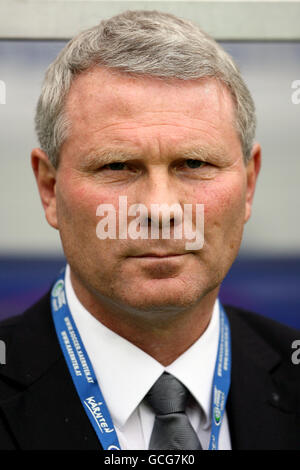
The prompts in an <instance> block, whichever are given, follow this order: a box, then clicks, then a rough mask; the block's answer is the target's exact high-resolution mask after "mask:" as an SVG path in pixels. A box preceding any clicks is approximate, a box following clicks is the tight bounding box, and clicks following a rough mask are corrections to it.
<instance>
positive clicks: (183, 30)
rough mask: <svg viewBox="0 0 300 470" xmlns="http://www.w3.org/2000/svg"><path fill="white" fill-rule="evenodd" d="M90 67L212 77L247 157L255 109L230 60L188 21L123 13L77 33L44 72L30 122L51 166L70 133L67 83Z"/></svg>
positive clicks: (166, 76)
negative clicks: (227, 101) (231, 107)
mask: <svg viewBox="0 0 300 470" xmlns="http://www.w3.org/2000/svg"><path fill="white" fill-rule="evenodd" d="M95 65H99V66H105V67H108V68H110V69H112V70H117V71H119V72H123V73H127V74H133V75H136V76H143V75H144V76H146V75H148V76H153V77H158V78H161V79H165V80H166V79H172V78H177V79H181V80H196V79H199V78H204V77H213V78H216V79H217V80H219V81H220V82H221V83H223V84H225V85H226V86H227V88H228V89H229V91H230V93H231V96H232V98H233V101H234V104H235V114H236V115H235V122H234V125H235V127H236V130H237V132H238V135H239V138H240V141H241V146H242V151H243V156H244V161H245V163H247V161H248V160H249V159H250V156H251V149H252V146H253V140H254V137H255V128H256V117H255V106H254V102H253V99H252V97H251V95H250V92H249V90H248V88H247V86H246V84H245V82H244V80H243V78H242V76H241V74H240V72H239V70H238V68H237V66H236V65H235V63H234V62H233V59H232V58H231V57H230V56H229V55H228V54H227V53H226V52H225V51H224V49H223V48H222V47H221V46H220V45H219V44H218V43H217V42H216V41H215V40H214V39H213V38H211V37H210V36H209V35H208V34H206V33H205V32H204V31H202V30H201V29H200V28H199V27H198V26H196V25H195V24H193V23H192V22H190V21H187V20H183V19H181V18H177V17H176V16H173V15H171V14H167V13H161V12H157V11H126V12H124V13H122V14H120V15H117V16H114V17H112V18H110V19H108V20H104V21H101V22H100V24H99V25H97V26H94V27H92V28H90V29H87V30H85V31H82V32H81V33H80V34H78V35H77V36H76V37H74V38H73V39H72V40H71V41H70V42H69V43H68V44H67V45H66V46H65V47H64V48H63V50H62V51H61V52H60V54H59V55H58V56H57V58H56V60H55V61H54V62H53V63H52V64H50V66H49V67H48V69H47V71H46V75H45V79H44V83H43V87H42V92H41V96H40V98H39V101H38V105H37V111H36V116H35V124H36V132H37V135H38V138H39V142H40V145H41V148H42V149H43V150H44V152H45V153H46V154H47V155H48V157H49V159H50V161H51V163H52V164H53V165H54V167H57V166H58V163H59V152H60V148H61V146H62V144H63V142H64V140H65V139H66V138H67V136H68V135H69V131H70V126H71V123H70V121H69V119H68V117H67V115H66V112H65V102H66V98H67V95H68V92H69V90H70V87H71V85H72V81H73V80H74V78H75V77H76V76H77V75H78V74H80V73H82V72H83V71H85V70H88V69H89V68H91V67H92V66H95Z"/></svg>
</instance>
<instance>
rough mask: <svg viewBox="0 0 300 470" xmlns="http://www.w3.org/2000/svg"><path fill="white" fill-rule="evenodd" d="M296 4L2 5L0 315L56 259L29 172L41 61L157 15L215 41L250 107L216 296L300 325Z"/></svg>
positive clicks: (71, 1) (20, 303)
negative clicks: (125, 18) (243, 207)
mask: <svg viewBox="0 0 300 470" xmlns="http://www.w3.org/2000/svg"><path fill="white" fill-rule="evenodd" d="M299 6H300V4H299V2H257V1H255V2H243V1H242V2H226V1H223V2H213V1H211V2H201V1H183V0H182V1H181V2H173V1H164V2H163V1H162V2H159V1H155V2H150V1H148V2H147V1H144V2H138V1H136V2H134V1H131V2H127V1H115V2H105V1H98V0H93V1H80V0H66V1H60V2H57V1H56V2H53V1H52V2H51V1H47V0H35V1H34V0H32V1H30V0H28V1H23V2H22V1H20V0H18V1H17V0H9V1H6V0H0V93H2V95H1V96H0V150H1V161H0V167H1V172H0V188H1V198H0V214H1V223H0V319H1V318H6V317H8V316H11V315H15V314H20V313H21V312H22V311H23V310H24V309H26V308H27V307H28V306H30V305H31V304H32V303H34V302H35V301H36V300H37V299H38V298H39V297H41V295H43V294H44V293H45V292H47V291H48V289H49V288H50V286H51V283H52V282H53V281H54V280H55V277H56V276H57V273H58V271H59V269H60V268H61V267H62V266H63V265H64V263H65V260H64V257H63V253H62V250H61V246H60V239H59V234H58V232H56V231H55V230H54V229H52V228H51V227H49V226H48V224H47V222H46V221H45V218H44V214H43V210H42V206H41V203H40V200H39V196H38V192H37V187H36V183H35V180H34V176H33V173H32V170H31V165H30V152H31V149H32V148H33V147H35V146H37V145H38V143H37V139H36V136H35V133H34V122H33V121H34V112H35V106H36V103H37V99H38V96H39V93H40V88H41V83H42V80H43V75H44V72H45V70H46V68H47V66H48V65H49V64H50V62H52V61H53V60H54V58H55V57H56V56H57V54H58V53H59V51H60V50H61V49H62V48H63V47H64V45H65V44H66V42H67V40H68V39H69V38H71V37H72V36H73V35H74V34H76V33H77V32H79V31H80V30H82V29H85V28H86V27H89V26H91V25H94V24H96V23H97V22H98V21H100V20H101V19H102V18H108V17H109V16H112V15H113V14H116V13H119V12H121V11H124V10H127V9H157V10H161V11H169V12H171V13H174V14H177V15H179V16H181V17H185V18H189V19H193V21H195V22H196V23H198V24H199V25H200V26H202V27H203V28H204V29H205V30H206V31H207V32H209V33H210V34H212V36H214V37H215V38H216V39H217V40H218V41H219V42H221V43H222V45H223V46H224V48H225V49H226V50H227V51H228V52H229V53H230V54H231V55H232V56H233V57H234V59H235V61H236V62H237V64H238V65H239V67H240V69H241V71H242V74H243V76H244V78H245V80H246V82H247V84H248V86H249V88H250V91H251V92H252V95H253V97H254V100H255V103H256V107H257V117H258V129H257V140H258V141H259V142H260V143H261V145H262V149H263V164H262V169H261V173H260V176H259V180H258V185H257V189H256V194H255V200H254V207H253V215H252V218H251V219H250V221H249V222H248V223H247V225H246V226H245V234H244V240H243V244H242V247H241V250H240V254H239V256H238V258H237V260H236V261H235V263H234V265H233V266H232V268H231V270H230V272H229V274H228V276H227V278H226V279H225V281H224V283H223V285H222V288H221V300H222V301H223V302H224V303H225V304H226V303H230V304H233V305H237V306H239V307H243V308H245V309H249V310H253V311H256V312H258V313H261V314H263V315H265V316H268V317H270V318H274V319H275V320H278V321H281V322H282V323H285V324H287V325H290V326H294V327H297V328H299V329H300V183H299V179H300V156H299V153H300V125H299V124H300V103H299V104H296V103H293V101H295V100H292V95H293V93H294V92H295V90H294V89H293V88H292V83H293V82H294V81H296V80H300V21H299V19H300V8H299ZM1 84H2V85H1ZM298 96H300V93H299V94H298ZM298 101H300V100H298Z"/></svg>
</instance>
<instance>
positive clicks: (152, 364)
mask: <svg viewBox="0 0 300 470" xmlns="http://www.w3.org/2000/svg"><path fill="white" fill-rule="evenodd" d="M65 286H66V296H67V300H68V304H69V308H70V311H71V313H72V316H73V318H74V321H75V324H76V326H77V329H78V332H79V334H80V337H81V339H82V342H83V344H84V347H85V348H86V351H87V354H88V356H89V358H90V361H91V363H92V366H93V369H94V372H95V375H96V377H97V380H98V383H99V386H100V388H101V391H102V394H103V396H104V399H105V401H106V404H107V407H108V409H109V411H110V415H111V418H112V420H113V423H114V425H115V429H116V432H117V436H118V438H119V442H120V446H121V448H122V449H123V450H146V449H148V446H149V442H150V436H151V432H152V429H153V425H154V419H155V415H154V413H153V411H152V409H151V408H150V407H149V406H148V405H147V404H146V403H144V402H143V398H144V397H145V395H146V394H147V392H148V391H149V390H150V388H151V387H152V385H153V384H154V383H155V382H156V380H157V379H158V378H159V377H160V375H161V374H162V373H163V372H164V371H166V372H169V373H170V374H172V375H174V376H175V377H176V378H177V379H178V380H180V382H182V383H183V384H184V385H185V386H186V388H187V389H188V390H189V392H190V393H191V395H192V398H191V399H190V402H189V404H188V407H187V410H186V413H187V415H188V417H189V419H190V422H191V424H192V426H193V428H194V429H195V431H196V433H197V435H198V437H199V440H200V442H201V445H202V448H203V449H208V446H209V440H210V432H211V397H212V382H213V374H214V368H215V361H216V356H217V349H218V338H219V308H220V307H219V301H218V300H217V301H216V303H215V305H214V309H213V314H212V318H211V321H210V323H209V325H208V327H207V329H206V330H205V332H204V333H203V335H202V336H201V337H200V338H199V339H198V340H197V341H196V342H195V343H194V344H193V345H192V346H191V347H190V348H189V349H187V350H186V351H185V352H184V353H183V354H181V356H179V357H178V358H177V359H176V360H175V361H174V362H173V363H172V364H170V365H169V366H167V367H164V366H163V365H162V364H160V363H159V362H158V361H156V360H155V359H154V358H153V357H151V356H150V355H149V354H147V353H145V352H144V351H142V350H141V349H140V348H138V347H136V346H135V345H134V344H132V343H130V342H129V341H127V340H126V339H125V338H122V337H121V336H119V335H118V334H116V333H114V332H113V331H111V330H110V329H108V328H107V327H106V326H104V325H103V324H102V323H100V322H99V321H98V320H96V318H95V317H94V316H93V315H91V314H90V313H89V312H88V311H87V310H86V309H85V307H84V306H83V305H82V304H81V303H80V302H79V300H78V298H77V296H76V294H75V292H74V289H73V287H72V283H71V278H70V268H69V266H67V268H66V276H65ZM219 449H220V450H229V449H231V441H230V434H229V427H228V420H227V415H226V412H225V416H224V419H223V422H222V424H221V430H220V437H219Z"/></svg>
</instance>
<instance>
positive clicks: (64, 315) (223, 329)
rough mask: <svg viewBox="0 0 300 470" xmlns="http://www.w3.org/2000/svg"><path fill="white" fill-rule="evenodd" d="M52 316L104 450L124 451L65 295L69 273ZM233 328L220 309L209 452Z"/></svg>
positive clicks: (226, 382) (55, 294) (54, 298)
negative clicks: (231, 328)
mask: <svg viewBox="0 0 300 470" xmlns="http://www.w3.org/2000/svg"><path fill="white" fill-rule="evenodd" d="M51 310H52V317H53V321H54V325H55V329H56V334H57V337H58V340H59V344H60V347H61V349H62V352H63V355H64V357H65V360H66V363H67V366H68V369H69V372H70V374H71V377H72V379H73V382H74V385H75V387H76V390H77V393H78V395H79V398H80V401H81V403H82V406H83V407H84V409H85V411H86V413H87V415H88V417H89V419H90V422H91V424H92V426H93V428H94V430H95V432H96V434H97V437H98V439H99V441H100V443H101V445H102V447H103V449H104V450H121V447H120V444H119V440H118V436H117V433H116V430H115V428H114V425H113V422H112V419H111V416H110V413H109V410H108V407H107V405H106V403H105V400H104V397H103V395H102V392H101V389H100V386H99V384H98V381H97V378H96V375H95V372H94V370H93V367H92V364H91V361H90V359H89V356H88V354H87V352H86V350H85V347H84V345H83V342H82V340H81V337H80V335H79V332H78V330H77V327H76V324H75V322H74V320H73V317H72V314H71V312H70V309H69V306H68V301H67V296H66V293H65V270H63V271H62V273H61V274H60V276H59V277H58V279H57V281H56V283H55V284H54V286H53V288H52V291H51ZM230 367H231V353H230V327H229V322H228V319H227V316H226V314H225V311H224V309H223V307H222V306H221V308H220V333H219V345H218V354H217V360H216V365H215V372H214V380H213V391H212V408H211V414H212V431H211V438H210V444H209V450H217V449H218V440H219V432H220V427H221V423H222V419H223V416H224V413H225V405H226V399H227V395H228V391H229V387H230Z"/></svg>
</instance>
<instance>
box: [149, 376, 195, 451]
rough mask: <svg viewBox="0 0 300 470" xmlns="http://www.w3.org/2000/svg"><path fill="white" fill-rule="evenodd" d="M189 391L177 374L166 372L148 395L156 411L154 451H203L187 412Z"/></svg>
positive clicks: (150, 446) (153, 436)
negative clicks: (175, 375)
mask: <svg viewBox="0 0 300 470" xmlns="http://www.w3.org/2000/svg"><path fill="white" fill-rule="evenodd" d="M188 396H189V391H188V390H187V389H186V387H185V386H184V385H183V384H182V383H181V382H179V380H177V379H176V378H175V377H173V375H171V374H168V373H167V372H165V373H164V374H162V375H161V376H160V377H159V379H158V380H157V381H156V382H155V384H154V385H153V387H152V388H151V389H150V391H149V392H148V394H147V395H146V397H145V400H146V402H147V403H148V404H149V405H150V406H151V407H152V408H153V410H154V412H155V422H154V427H153V431H152V434H151V438H150V444H149V449H151V450H180V449H182V450H202V446H201V444H200V441H199V439H198V436H197V434H196V432H195V431H194V429H193V427H192V425H191V423H190V421H189V419H188V417H187V415H186V414H185V409H186V403H187V399H188Z"/></svg>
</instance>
